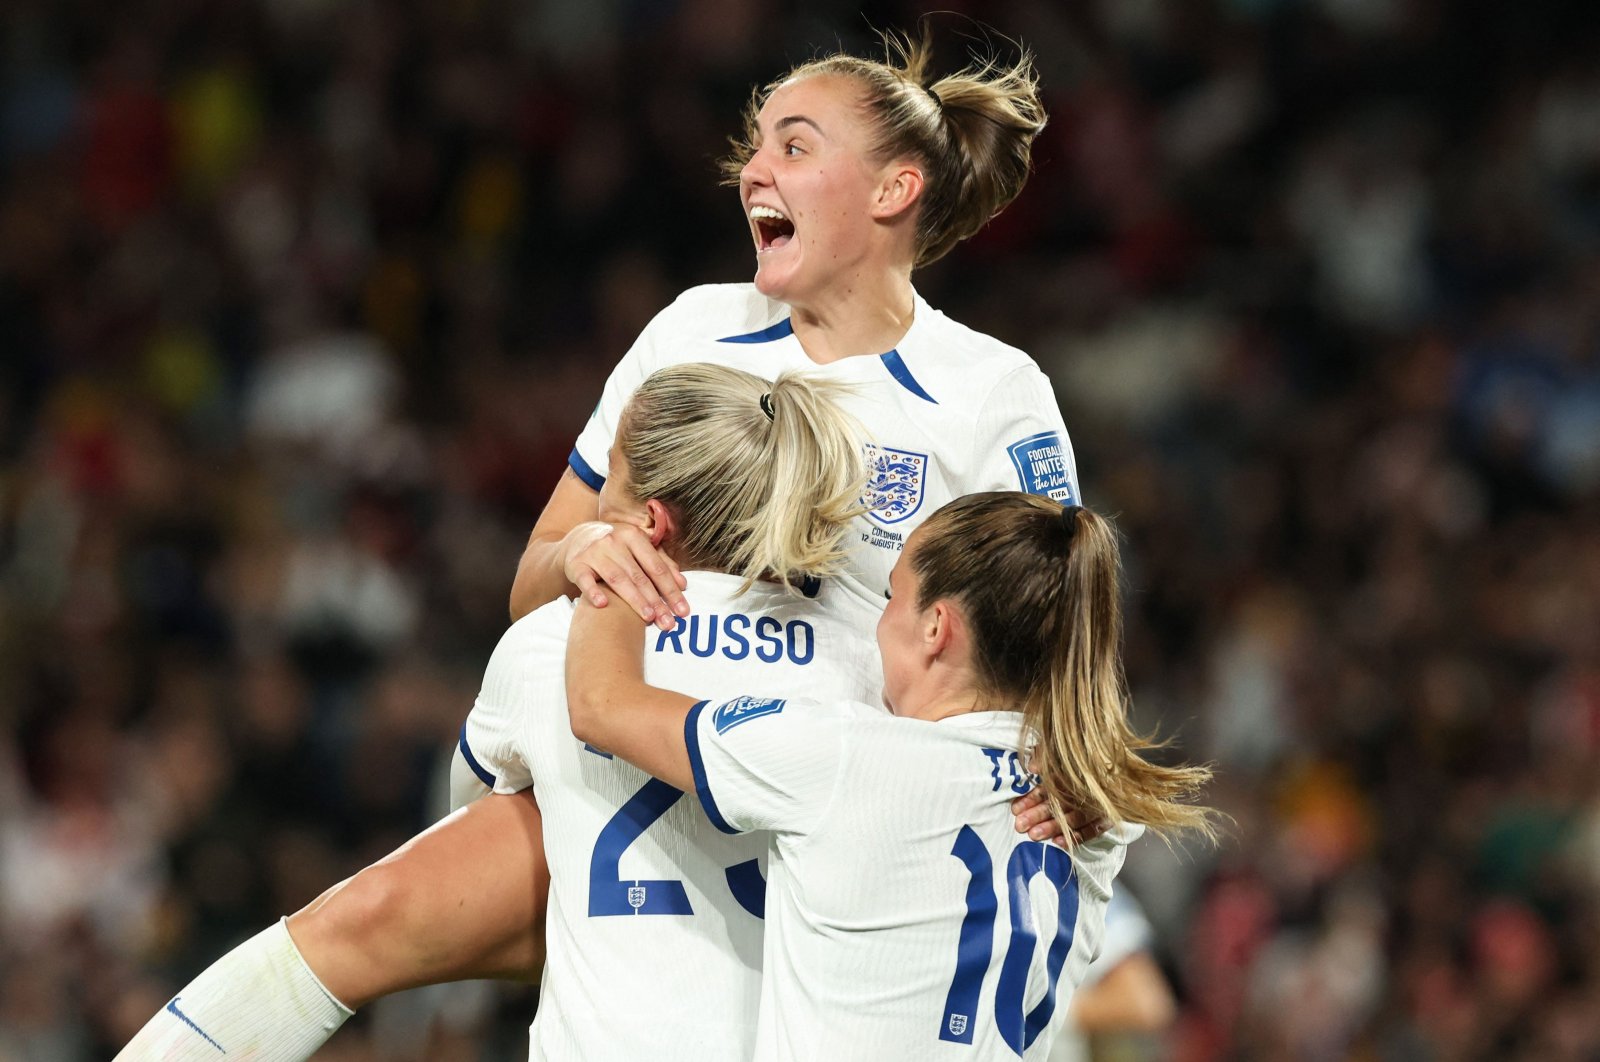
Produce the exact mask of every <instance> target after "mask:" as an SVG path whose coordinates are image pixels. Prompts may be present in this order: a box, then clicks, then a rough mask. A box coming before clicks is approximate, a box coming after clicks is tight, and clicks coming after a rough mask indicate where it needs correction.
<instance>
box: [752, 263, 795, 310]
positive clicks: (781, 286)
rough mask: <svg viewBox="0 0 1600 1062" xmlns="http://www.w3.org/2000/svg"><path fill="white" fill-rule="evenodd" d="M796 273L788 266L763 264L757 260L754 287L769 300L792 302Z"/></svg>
mask: <svg viewBox="0 0 1600 1062" xmlns="http://www.w3.org/2000/svg"><path fill="white" fill-rule="evenodd" d="M797 272H798V271H797V270H796V269H795V268H794V267H793V266H789V265H780V264H778V263H776V262H772V263H764V262H762V261H760V260H759V259H758V260H757V262H756V276H755V285H756V290H757V291H759V292H761V294H763V295H765V296H766V297H767V298H769V299H777V300H778V301H779V302H792V301H793V296H794V295H795V293H796V290H795V274H796V273H797Z"/></svg>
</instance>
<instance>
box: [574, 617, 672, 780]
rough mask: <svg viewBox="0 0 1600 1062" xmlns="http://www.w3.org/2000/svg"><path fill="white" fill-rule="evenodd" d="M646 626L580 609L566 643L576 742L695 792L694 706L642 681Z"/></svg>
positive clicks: (635, 620) (637, 621) (628, 619)
mask: <svg viewBox="0 0 1600 1062" xmlns="http://www.w3.org/2000/svg"><path fill="white" fill-rule="evenodd" d="M644 631H645V625H644V622H643V621H642V620H640V619H639V618H638V617H637V616H635V615H633V614H632V613H631V612H629V611H628V610H627V609H622V608H604V609H598V608H595V607H593V606H592V605H590V604H588V603H587V602H583V601H580V602H579V603H578V606H577V609H576V611H575V612H574V614H573V620H572V634H571V638H570V640H569V641H568V643H567V711H568V713H569V715H570V717H571V721H572V733H573V736H575V737H576V738H578V739H579V740H580V741H584V742H587V743H588V744H590V745H593V746H595V747H596V748H599V749H604V750H605V751H607V752H610V753H612V754H614V755H617V756H620V757H622V758H623V759H625V760H627V761H628V762H629V763H631V764H633V765H634V766H635V767H638V768H639V769H640V770H642V771H647V772H649V773H650V774H652V775H654V776H655V777H657V778H659V779H661V780H662V781H663V782H666V783H667V784H669V785H673V786H676V787H677V788H679V789H688V788H689V787H690V786H691V785H693V784H694V776H693V773H692V772H691V770H690V768H689V751H688V747H687V746H686V745H685V743H684V737H683V722H684V717H685V716H687V715H688V713H689V709H690V708H691V707H693V705H694V699H693V698H691V697H686V696H684V695H683V694H681V693H673V692H671V691H670V690H663V689H658V688H657V687H655V686H651V685H648V684H647V683H646V682H645V680H644Z"/></svg>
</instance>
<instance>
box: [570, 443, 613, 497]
mask: <svg viewBox="0 0 1600 1062" xmlns="http://www.w3.org/2000/svg"><path fill="white" fill-rule="evenodd" d="M567 467H569V468H571V469H572V471H573V472H574V473H576V474H577V476H578V478H579V479H581V480H583V481H584V482H585V483H587V484H588V485H589V487H590V489H592V490H594V491H597V492H598V491H599V490H600V488H601V487H604V486H605V485H606V477H604V476H602V475H601V474H600V473H598V472H596V471H595V470H594V469H592V468H590V467H589V462H587V461H585V460H584V459H583V455H582V454H580V453H579V452H578V448H577V447H576V446H574V447H573V448H572V453H570V454H568V455H567Z"/></svg>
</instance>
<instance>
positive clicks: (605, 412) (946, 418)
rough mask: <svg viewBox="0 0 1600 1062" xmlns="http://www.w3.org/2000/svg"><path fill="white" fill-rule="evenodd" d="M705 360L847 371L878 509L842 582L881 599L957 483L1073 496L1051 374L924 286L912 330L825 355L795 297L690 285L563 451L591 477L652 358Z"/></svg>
mask: <svg viewBox="0 0 1600 1062" xmlns="http://www.w3.org/2000/svg"><path fill="white" fill-rule="evenodd" d="M691 361H706V362H713V363H715V364H719V365H728V366H732V367H733V368H738V369H743V370H745V371H746V372H752V373H755V374H756V375H757V376H762V377H765V378H767V379H771V378H773V377H776V376H777V375H778V374H779V373H781V372H785V371H789V370H797V371H806V372H809V373H814V374H816V375H817V376H818V377H821V378H823V379H828V380H834V381H837V382H840V383H847V384H850V385H852V386H853V387H854V389H855V393H854V394H852V395H850V396H848V397H847V398H845V399H844V400H843V402H842V404H843V405H844V406H845V408H847V409H848V410H849V411H850V413H851V414H852V415H854V416H855V417H856V419H857V420H859V421H860V422H861V425H862V427H863V428H864V429H865V430H866V433H867V440H866V456H867V463H868V466H869V470H870V471H869V479H868V484H867V498H866V501H867V503H868V505H869V506H870V507H871V511H870V513H868V514H867V515H866V516H862V517H859V518H858V519H857V526H856V529H855V534H854V535H852V539H851V555H850V562H849V573H848V575H847V576H846V577H845V578H844V581H845V583H846V584H847V585H848V586H849V587H850V588H851V589H852V590H853V591H854V592H856V593H857V594H858V595H859V596H862V597H864V598H865V599H867V600H869V601H872V602H874V603H875V604H876V605H877V607H878V608H880V609H881V608H882V607H883V595H884V591H885V590H886V589H887V588H888V586H889V569H890V568H892V567H894V562H895V558H896V556H897V555H898V554H899V552H900V551H901V549H903V548H904V546H905V541H906V539H907V538H908V537H910V535H911V532H912V531H913V530H915V529H916V527H917V525H918V524H920V523H921V522H922V521H923V520H925V519H927V517H928V516H929V514H931V513H932V512H933V511H934V510H935V509H937V508H939V506H941V505H943V504H944V503H945V502H947V501H950V500H951V499H952V498H958V497H960V496H961V495H963V494H973V493H976V492H978V491H986V490H1022V491H1027V492H1029V493H1031V494H1043V495H1047V496H1049V497H1051V498H1054V499H1055V500H1056V501H1059V502H1062V503H1063V504H1065V503H1067V502H1075V501H1077V500H1078V499H1079V497H1080V494H1079V490H1078V473H1077V467H1076V465H1075V464H1074V461H1073V456H1072V446H1071V444H1070V443H1069V442H1068V439H1067V430H1066V427H1065V426H1064V425H1063V424H1062V421H1061V411H1060V410H1059V409H1058V408H1057V406H1056V399H1055V393H1054V391H1053V390H1052V389H1051V386H1050V381H1049V379H1048V378H1046V376H1045V375H1044V373H1043V372H1041V371H1040V369H1039V367H1038V366H1037V365H1036V364H1034V362H1033V360H1032V359H1031V358H1029V357H1028V356H1027V355H1026V354H1024V353H1022V351H1020V350H1017V349H1016V348H1014V347H1009V346H1007V345H1005V344H1004V343H1001V342H1000V341H999V340H997V339H993V338H991V337H989V336H986V335H983V334H982V333H980V332H974V331H973V330H972V329H970V328H967V327H965V326H964V325H961V324H958V323H956V322H955V321H952V320H950V318H948V317H946V316H945V315H944V314H942V313H940V312H939V311H938V310H935V309H934V308H933V307H931V306H929V305H928V304H927V303H926V302H925V301H923V299H922V298H921V296H918V297H917V298H916V312H915V316H914V318H913V322H912V325H911V330H910V331H909V332H907V333H906V335H905V338H904V339H902V340H901V341H900V345H899V346H897V347H896V348H895V349H894V350H891V351H889V352H888V353H886V354H883V355H881V356H879V357H870V356H869V357H849V358H842V359H840V360H838V361H835V362H831V363H829V364H827V365H818V364H817V363H816V362H813V361H812V360H811V359H810V358H809V357H807V356H806V352H805V351H804V350H802V349H801V347H800V342H799V340H797V339H796V338H795V336H794V332H793V329H792V328H791V326H790V323H789V308H788V307H787V306H786V305H784V304H783V303H781V302H775V301H773V300H771V299H768V298H767V297H766V296H764V295H762V294H761V293H760V292H758V291H756V289H755V287H754V285H751V284H711V285H705V286H702V287H697V288H691V289H689V290H688V291H686V292H684V293H683V294H682V295H681V296H679V297H678V299H677V301H676V302H674V303H673V304H672V305H671V306H668V307H667V308H666V309H665V310H662V311H661V313H659V314H658V315H657V316H656V318H655V319H654V320H653V321H651V322H650V324H649V325H648V326H646V328H645V330H644V331H643V332H641V333H640V335H639V338H638V339H637V340H636V341H635V342H634V344H633V347H632V348H631V349H630V350H629V351H628V353H627V355H626V356H624V357H623V359H622V361H621V362H620V363H619V364H618V365H617V367H616V368H615V369H614V370H613V371H612V373H611V378H610V379H609V380H607V381H606V387H605V392H604V394H603V396H602V397H601V399H600V404H599V406H598V407H596V409H595V411H594V415H593V416H592V417H590V419H589V423H588V425H587V426H585V428H584V430H583V433H582V434H581V435H580V436H579V437H578V443H577V446H576V447H575V448H574V450H573V451H572V456H571V457H570V458H569V459H568V460H569V464H570V465H571V467H572V469H573V471H574V472H575V473H577V475H578V476H579V477H580V478H581V479H583V481H584V482H586V483H588V484H589V486H591V487H593V488H594V489H595V490H599V489H600V487H601V486H602V485H603V484H604V483H605V476H606V472H607V468H608V455H609V453H610V450H611V441H612V439H613V438H614V437H615V435H616V429H617V421H618V418H619V417H620V416H621V415H622V410H623V407H624V406H625V405H627V402H628V399H629V398H630V397H631V396H632V395H633V392H634V391H635V390H636V389H637V388H638V386H639V384H640V383H642V382H643V381H644V380H645V378H646V377H648V376H649V375H650V374H651V373H653V372H655V371H656V370H658V369H663V368H666V367H667V366H669V365H678V364H682V363H684V362H691Z"/></svg>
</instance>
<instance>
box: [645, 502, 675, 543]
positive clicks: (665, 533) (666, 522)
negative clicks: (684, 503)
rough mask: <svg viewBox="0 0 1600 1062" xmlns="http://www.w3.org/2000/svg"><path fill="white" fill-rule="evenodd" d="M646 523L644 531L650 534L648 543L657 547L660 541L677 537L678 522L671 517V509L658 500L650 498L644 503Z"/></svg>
mask: <svg viewBox="0 0 1600 1062" xmlns="http://www.w3.org/2000/svg"><path fill="white" fill-rule="evenodd" d="M644 511H645V519H646V523H645V526H644V531H645V533H646V534H647V535H649V536H650V544H651V545H652V546H654V547H656V548H657V549H660V548H661V543H662V542H664V541H666V540H667V539H669V538H673V539H675V538H677V537H678V522H677V521H676V520H674V519H673V518H672V510H671V509H668V508H667V507H666V506H665V505H663V504H662V503H661V502H660V501H658V500H657V499H655V498H651V499H650V500H649V501H646V502H645V503H644Z"/></svg>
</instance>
